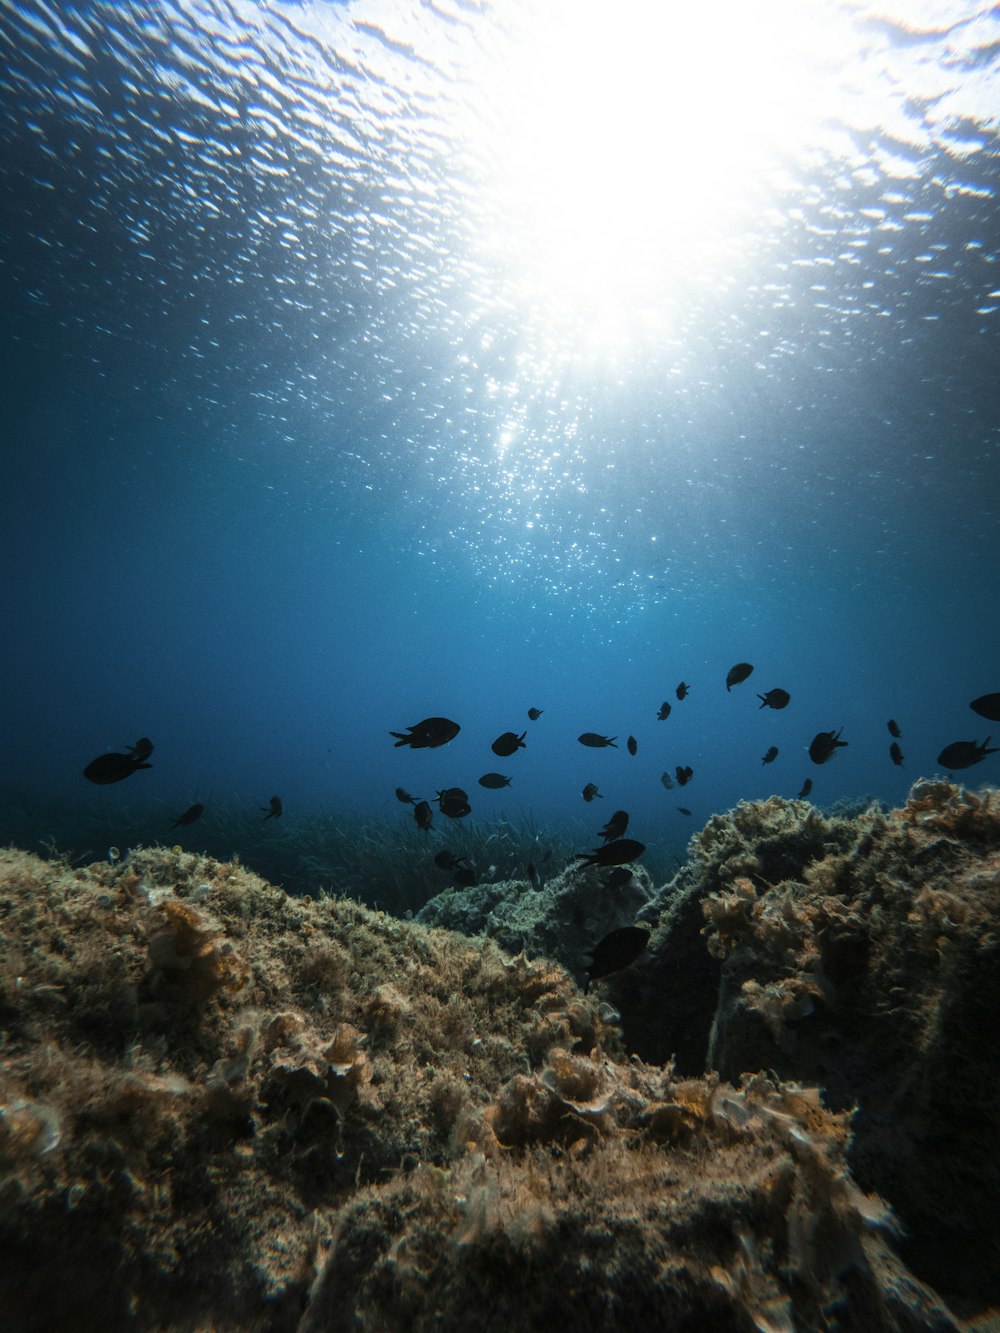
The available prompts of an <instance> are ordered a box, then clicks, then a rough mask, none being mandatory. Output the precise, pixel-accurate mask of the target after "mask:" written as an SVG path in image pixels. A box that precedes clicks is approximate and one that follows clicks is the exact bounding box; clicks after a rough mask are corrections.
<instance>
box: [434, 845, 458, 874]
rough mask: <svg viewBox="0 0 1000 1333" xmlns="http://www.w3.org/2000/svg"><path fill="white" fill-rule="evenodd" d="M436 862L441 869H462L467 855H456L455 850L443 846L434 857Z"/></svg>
mask: <svg viewBox="0 0 1000 1333" xmlns="http://www.w3.org/2000/svg"><path fill="white" fill-rule="evenodd" d="M434 864H435V865H436V866H437V868H438V869H439V870H460V869H461V868H462V866H464V865H465V857H464V856H456V855H455V853H454V852H449V851H448V850H447V848H444V847H442V849H441V851H439V852H438V853H437V855H436V856H435V857H434Z"/></svg>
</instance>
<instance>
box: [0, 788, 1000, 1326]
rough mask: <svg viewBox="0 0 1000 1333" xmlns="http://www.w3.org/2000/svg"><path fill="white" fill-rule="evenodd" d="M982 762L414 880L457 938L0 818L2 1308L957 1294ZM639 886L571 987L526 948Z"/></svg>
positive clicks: (575, 964) (203, 1320)
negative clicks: (593, 851)
mask: <svg viewBox="0 0 1000 1333" xmlns="http://www.w3.org/2000/svg"><path fill="white" fill-rule="evenodd" d="M994 799H995V794H994V796H992V797H991V796H990V795H989V794H985V795H980V796H974V795H973V794H971V793H965V792H962V791H961V789H958V788H952V787H950V786H948V785H947V784H923V785H922V786H921V787H919V788H918V789H915V790H914V793H913V794H912V796H911V800H910V802H909V803H908V804H907V806H906V807H905V808H904V809H902V810H900V811H893V812H885V811H879V810H875V809H871V810H867V811H865V812H863V813H862V814H860V815H858V816H855V817H853V818H848V817H846V816H835V815H828V816H824V815H821V814H819V812H816V811H813V810H812V808H811V807H808V806H806V805H805V804H804V803H801V802H780V801H769V802H763V803H761V804H759V805H744V806H740V807H737V809H736V811H734V812H731V813H730V814H729V815H726V816H720V817H718V818H717V819H715V820H713V821H711V822H710V823H709V825H708V826H706V829H705V830H703V831H702V832H701V833H700V834H698V835H696V836H695V838H694V839H693V840H692V858H691V860H690V861H689V863H688V865H687V866H686V867H685V868H684V869H683V870H682V872H681V873H680V874H679V875H678V876H677V877H676V878H675V880H674V881H673V883H672V884H671V885H670V886H668V887H667V888H666V889H665V890H663V891H661V892H660V893H659V894H657V895H655V897H654V895H653V893H652V891H651V887H650V886H649V884H648V881H646V880H645V879H644V877H643V876H642V875H641V874H640V875H638V876H636V877H634V882H633V884H632V887H629V886H628V885H625V884H621V885H619V890H624V891H623V892H621V893H620V894H619V897H617V898H616V897H614V893H615V890H611V892H610V893H609V892H608V891H607V890H608V888H609V886H608V885H607V884H606V883H605V882H604V881H603V878H602V876H601V874H600V872H596V871H591V870H579V869H577V870H572V871H570V872H568V873H566V874H565V875H563V876H561V877H557V878H556V880H555V881H553V883H552V884H551V885H549V886H547V887H546V890H543V891H542V892H541V893H537V894H535V896H532V895H533V894H534V892H535V891H533V890H530V889H529V888H528V887H527V886H525V885H518V886H516V888H515V887H507V888H505V889H503V890H501V891H497V892H495V893H494V891H492V890H491V891H484V892H483V893H480V894H479V895H471V896H470V897H468V898H464V899H459V896H458V894H451V895H446V896H443V897H442V900H441V904H439V909H438V910H441V911H442V912H443V913H444V914H447V913H449V912H452V911H456V912H462V913H466V914H468V913H469V912H470V911H471V912H472V913H473V916H472V918H471V920H470V921H466V922H464V924H467V925H471V926H472V927H473V928H474V929H475V930H476V932H477V933H476V935H475V937H474V938H469V937H468V936H466V935H462V934H458V933H455V932H454V931H452V930H446V929H441V928H431V927H429V926H427V925H425V924H423V923H420V922H405V921H398V920H395V919H393V918H392V917H389V916H386V915H384V914H383V913H379V912H374V911H371V910H369V909H367V908H364V907H362V906H361V905H360V904H358V903H356V902H354V901H352V900H350V899H335V898H324V899H321V900H319V901H310V900H308V899H296V898H290V897H288V896H287V895H286V894H285V893H283V892H282V891H281V890H278V889H275V888H273V887H272V886H270V885H268V884H266V883H265V882H263V881H262V880H260V879H258V878H257V877H256V876H254V875H252V874H249V873H247V872H246V871H245V870H244V869H242V868H241V867H240V866H238V865H236V864H232V863H224V862H219V861H214V860H211V859H209V858H205V857H199V856H193V855H188V854H183V853H179V854H175V853H173V852H168V851H165V850H163V849H151V850H147V851H138V852H135V853H133V854H132V855H131V856H130V857H128V858H127V859H126V860H125V861H124V862H120V863H116V864H115V865H109V864H107V863H99V864H95V865H93V866H90V867H88V868H86V869H72V868H71V867H69V866H68V865H65V864H61V863H48V862H43V861H40V860H38V859H37V858H34V857H31V856H28V855H26V854H23V853H20V852H15V851H8V852H5V853H0V914H2V919H3V930H2V933H0V1014H2V1016H3V1020H4V1028H5V1045H4V1058H3V1064H2V1066H0V1311H2V1313H3V1316H4V1326H5V1327H10V1328H12V1329H18V1330H20V1329H25V1330H33V1329H38V1330H47V1329H56V1328H58V1329H73V1328H91V1327H102V1328H128V1329H136V1330H146V1329H149V1330H153V1329H157V1330H159V1329H171V1328H177V1329H180V1328H185V1329H186V1328H211V1329H213V1330H234V1333H235V1330H237V1329H238V1330H282V1331H283V1330H294V1329H301V1330H313V1331H317V1330H320V1329H323V1330H325V1329H344V1330H348V1329H350V1330H355V1331H356V1330H378V1333H384V1331H387V1330H396V1329H398V1330H404V1329H406V1330H411V1329H413V1330H423V1329H431V1328H434V1329H445V1330H448V1329H454V1330H459V1329H465V1328H469V1327H481V1328H484V1329H497V1330H499V1329H503V1330H504V1331H505V1333H507V1331H508V1330H511V1329H518V1328H541V1327H549V1326H552V1325H554V1324H556V1323H572V1324H573V1325H574V1326H575V1327H577V1328H579V1329H580V1330H587V1329H598V1328H600V1329H611V1328H621V1327H626V1326H629V1327H630V1326H633V1325H635V1326H641V1327H648V1328H650V1329H671V1330H675V1329H690V1330H702V1329H713V1330H716V1329H720V1330H725V1329H733V1330H752V1329H774V1330H784V1329H789V1330H790V1329H800V1330H804V1329H813V1328H817V1329H818V1328H827V1329H839V1330H843V1331H844V1333H849V1331H850V1330H852V1329H859V1328H864V1329H871V1330H887V1331H888V1330H908V1331H909V1330H931V1329H934V1330H943V1329H956V1328H958V1327H960V1325H959V1323H958V1322H957V1320H956V1318H955V1317H954V1315H953V1313H952V1312H951V1310H949V1308H947V1307H946V1305H945V1303H944V1300H943V1299H942V1297H944V1298H945V1299H947V1300H948V1301H949V1302H951V1303H952V1305H953V1308H960V1309H961V1311H962V1313H964V1314H968V1315H973V1314H979V1313H981V1312H984V1311H985V1310H986V1308H987V1306H988V1304H989V1302H990V1301H991V1300H993V1299H994V1296H993V1290H994V1286H995V1281H996V1273H997V1272H998V1267H997V1265H996V1264H995V1262H994V1260H995V1256H996V1252H997V1238H998V1226H997V1220H996V1219H997V1216H998V1215H1000V1210H998V1209H997V1208H996V1188H997V1180H996V1158H995V1153H994V1152H993V1143H994V1142H995V1128H996V1125H997V1120H998V1108H997V1080H996V1077H995V1074H996V1055H995V1051H994V1049H993V1047H992V1046H991V1045H990V1044H989V1042H988V1041H987V1040H986V1039H985V1038H984V1033H988V1032H990V1031H991V1030H992V1027H991V1024H992V1022H993V1020H994V1018H995V1012H996V1000H997V950H998V944H997V941H998V939H1000V930H998V924H1000V923H998V920H997V897H998V893H997V880H998V866H997V863H996V858H997V857H998V856H1000V829H998V827H997V820H996V815H995V812H994V809H993V806H992V804H991V801H992V800H994ZM449 903H450V906H449V905H447V904H449ZM577 909H579V910H580V911H581V912H582V913H583V915H584V918H585V920H584V922H583V923H582V924H581V926H580V927H579V928H578V927H577V925H576V923H575V922H574V921H573V920H572V914H573V912H574V911H575V910H577ZM602 912H603V913H605V915H604V916H603V917H602V916H601V913H602ZM619 912H621V913H622V914H623V915H622V916H617V915H616V913H619ZM567 913H568V914H569V920H568V921H567V917H566V914H567ZM477 914H478V915H477ZM491 915H492V916H493V926H494V928H495V932H496V936H497V940H500V939H502V941H503V945H504V947H500V944H499V943H498V942H497V940H494V939H491V938H489V936H488V934H487V933H484V932H487V931H488V930H489V929H490V927H489V926H488V925H484V922H487V921H489V919H490V917H491ZM636 915H638V916H639V917H640V919H642V920H643V921H644V922H645V923H646V924H648V925H650V926H651V927H653V930H654V934H653V940H652V942H651V948H650V951H649V952H648V954H647V955H646V956H644V957H643V958H642V959H641V960H640V961H639V962H637V963H635V964H633V965H632V966H631V967H629V968H627V969H625V971H623V972H621V973H618V974H615V975H614V976H611V977H608V978H605V979H601V980H600V981H597V982H595V984H594V987H593V993H592V994H591V995H589V996H584V995H582V994H581V992H580V989H579V987H578V985H577V984H576V982H575V981H574V979H573V976H571V975H569V974H568V973H567V971H566V970H565V967H564V966H562V965H561V964H560V963H559V962H558V961H553V957H552V955H554V956H555V957H556V958H559V957H561V958H563V959H564V960H565V961H566V962H568V963H569V964H570V966H571V967H572V968H573V969H574V971H575V972H576V974H577V976H579V975H580V974H581V972H582V963H583V960H584V959H585V957H586V955H587V952H588V950H589V949H590V947H591V946H592V945H593V943H594V942H595V937H596V936H597V934H598V933H599V932H604V931H605V930H606V929H613V928H615V927H617V926H619V925H622V924H628V923H630V922H631V921H632V920H634V919H635V917H636ZM455 919H456V921H457V918H455ZM504 931H509V935H504ZM546 954H548V955H550V956H546ZM609 1000H610V1001H612V1002H613V1003H614V1004H617V1005H618V1007H619V1008H620V1010H621V1014H622V1023H623V1027H622V1029H621V1030H619V1028H618V1026H617V1025H616V1024H613V1023H611V1022H610V1021H609V1020H610V1019H611V1018H613V1017H615V1011H614V1009H613V1007H612V1005H611V1004H609V1003H607V1001H609ZM633 1051H634V1052H637V1053H638V1054H636V1055H631V1056H630V1054H629V1053H630V1052H633ZM674 1051H676V1052H677V1054H678V1059H677V1061H676V1062H673V1061H671V1059H670V1058H669V1057H670V1055H671V1054H672V1053H673V1052H674ZM640 1057H641V1058H640ZM713 1065H714V1066H715V1067H716V1068H714V1069H713V1068H710V1066H713ZM855 1108H856V1109H855Z"/></svg>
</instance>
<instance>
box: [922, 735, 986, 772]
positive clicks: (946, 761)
mask: <svg viewBox="0 0 1000 1333" xmlns="http://www.w3.org/2000/svg"><path fill="white" fill-rule="evenodd" d="M991 739H992V738H991V737H989V736H987V737H986V739H985V740H984V741H983V743H982V745H980V744H979V743H978V742H977V741H952V743H951V745H946V746H945V747H944V749H943V750H942V751H941V753H940V754H939V755H938V757H937V761H938V763H939V764H940V765H941V767H942V768H947V769H953V768H971V767H972V765H973V764H978V763H980V762H981V761H982V760H983V759H985V758H986V756H987V755H988V754H997V753H998V751H997V749H996V747H994V748H993V749H992V750H990V749H989V748H988V746H989V743H990V740H991Z"/></svg>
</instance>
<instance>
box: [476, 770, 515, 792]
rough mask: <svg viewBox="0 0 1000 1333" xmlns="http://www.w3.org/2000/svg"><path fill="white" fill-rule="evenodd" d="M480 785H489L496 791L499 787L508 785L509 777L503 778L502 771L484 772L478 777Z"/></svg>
mask: <svg viewBox="0 0 1000 1333" xmlns="http://www.w3.org/2000/svg"><path fill="white" fill-rule="evenodd" d="M479 785H480V787H490V788H492V789H493V790H494V791H498V790H499V789H500V788H501V787H509V786H510V778H505V777H504V775H503V774H502V773H484V774H483V776H482V777H481V778H480V779H479Z"/></svg>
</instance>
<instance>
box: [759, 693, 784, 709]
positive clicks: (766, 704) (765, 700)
mask: <svg viewBox="0 0 1000 1333" xmlns="http://www.w3.org/2000/svg"><path fill="white" fill-rule="evenodd" d="M791 697H792V696H791V695H790V694H789V693H788V691H787V690H768V692H767V693H766V694H758V695H757V698H758V699H759V700H760V706H761V708H785V707H786V706H787V705H788V701H789V699H791Z"/></svg>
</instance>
